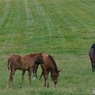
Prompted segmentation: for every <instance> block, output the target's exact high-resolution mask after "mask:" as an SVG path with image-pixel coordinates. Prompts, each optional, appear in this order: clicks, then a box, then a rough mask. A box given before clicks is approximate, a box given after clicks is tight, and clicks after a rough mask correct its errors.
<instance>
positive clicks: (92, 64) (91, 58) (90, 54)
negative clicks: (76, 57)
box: [89, 44, 95, 72]
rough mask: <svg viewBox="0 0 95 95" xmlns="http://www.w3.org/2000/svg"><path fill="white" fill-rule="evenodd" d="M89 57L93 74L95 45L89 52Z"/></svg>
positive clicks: (94, 68)
mask: <svg viewBox="0 0 95 95" xmlns="http://www.w3.org/2000/svg"><path fill="white" fill-rule="evenodd" d="M89 57H90V61H91V66H92V72H94V71H95V44H93V45H92V46H91V48H90V50H89Z"/></svg>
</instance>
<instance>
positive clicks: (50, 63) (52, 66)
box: [35, 54, 61, 88]
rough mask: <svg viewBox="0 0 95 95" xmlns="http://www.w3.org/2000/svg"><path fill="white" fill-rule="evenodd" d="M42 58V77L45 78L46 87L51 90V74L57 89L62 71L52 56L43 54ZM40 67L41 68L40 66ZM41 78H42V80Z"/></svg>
mask: <svg viewBox="0 0 95 95" xmlns="http://www.w3.org/2000/svg"><path fill="white" fill-rule="evenodd" d="M42 56H43V61H44V64H40V65H41V68H42V73H41V76H42V75H43V76H44V87H47V88H49V82H48V75H49V73H50V74H51V78H52V80H53V82H54V84H55V87H56V84H57V79H58V76H59V72H60V71H61V70H58V68H57V65H56V62H55V60H54V58H53V57H52V56H51V55H49V54H42ZM38 66H39V64H38ZM38 66H37V68H36V71H35V73H37V69H38ZM36 75H37V74H36ZM41 76H40V78H41Z"/></svg>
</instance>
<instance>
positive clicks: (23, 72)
mask: <svg viewBox="0 0 95 95" xmlns="http://www.w3.org/2000/svg"><path fill="white" fill-rule="evenodd" d="M24 74H25V70H23V71H22V82H21V86H20V88H22V84H23V80H24Z"/></svg>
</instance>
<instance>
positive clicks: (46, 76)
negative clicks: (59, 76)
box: [44, 72, 49, 88]
mask: <svg viewBox="0 0 95 95" xmlns="http://www.w3.org/2000/svg"><path fill="white" fill-rule="evenodd" d="M48 74H49V72H46V73H44V79H45V84H44V86H45V87H47V88H49V81H48ZM47 81H48V82H47Z"/></svg>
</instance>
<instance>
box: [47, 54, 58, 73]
mask: <svg viewBox="0 0 95 95" xmlns="http://www.w3.org/2000/svg"><path fill="white" fill-rule="evenodd" d="M48 57H49V58H50V59H51V61H52V63H53V65H54V66H55V68H54V70H55V71H56V72H58V69H57V65H56V62H55V60H54V59H53V57H52V56H51V55H48Z"/></svg>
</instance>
